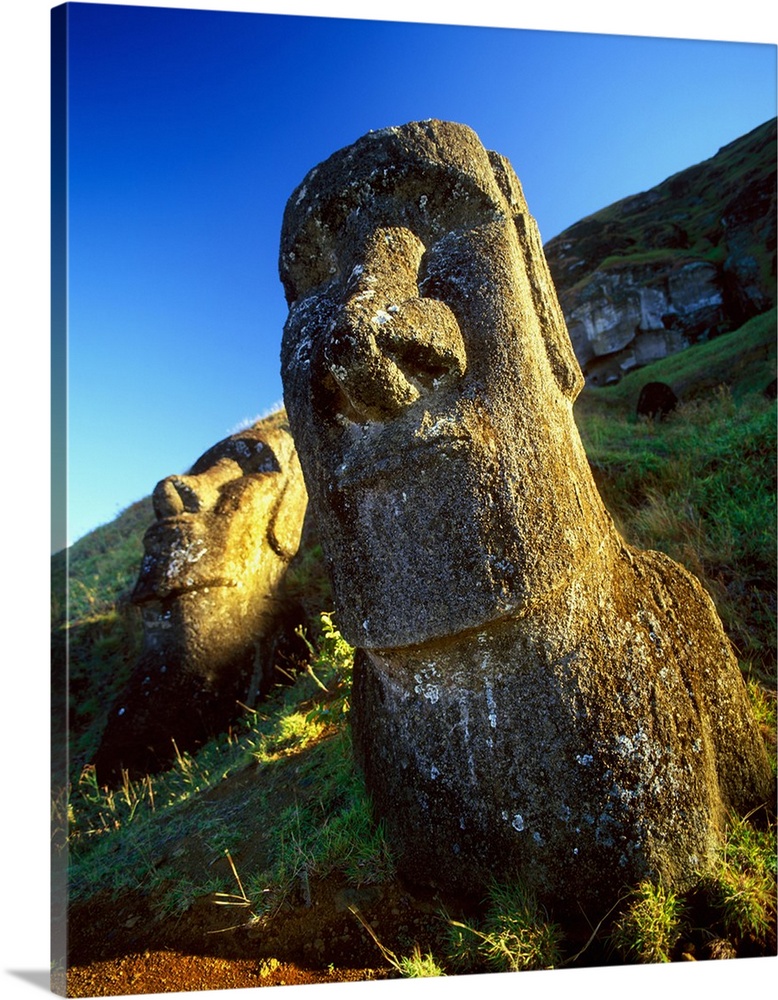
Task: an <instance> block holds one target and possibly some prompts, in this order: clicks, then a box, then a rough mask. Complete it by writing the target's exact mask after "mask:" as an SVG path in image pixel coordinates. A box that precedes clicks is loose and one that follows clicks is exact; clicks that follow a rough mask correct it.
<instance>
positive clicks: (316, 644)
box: [53, 311, 776, 996]
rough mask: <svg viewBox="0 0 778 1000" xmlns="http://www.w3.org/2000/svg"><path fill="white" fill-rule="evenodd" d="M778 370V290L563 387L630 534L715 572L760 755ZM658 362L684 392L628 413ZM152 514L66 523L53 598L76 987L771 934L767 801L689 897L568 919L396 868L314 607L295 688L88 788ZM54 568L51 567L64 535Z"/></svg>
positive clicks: (579, 957)
mask: <svg viewBox="0 0 778 1000" xmlns="http://www.w3.org/2000/svg"><path fill="white" fill-rule="evenodd" d="M736 345H737V346H736ZM774 377H775V312H774V311H773V313H772V314H771V315H768V316H765V317H758V318H757V319H755V320H753V321H751V323H749V324H747V326H745V327H744V328H743V329H742V330H740V331H738V332H737V334H736V335H735V334H733V335H732V338H728V337H727V336H723V337H720V338H717V339H716V340H714V341H711V342H710V343H708V344H704V345H700V346H699V347H696V348H691V349H689V350H688V351H686V352H683V354H681V355H677V356H674V357H672V358H668V359H665V361H663V362H661V363H658V364H657V365H654V366H651V367H650V368H646V369H642V370H641V371H638V372H635V373H633V374H632V375H630V376H628V377H627V378H625V379H624V380H623V381H622V382H621V383H620V384H619V385H617V386H614V387H612V388H606V389H597V390H585V392H584V393H583V394H582V396H581V399H580V400H579V403H578V404H577V419H578V423H579V426H580V428H581V433H582V438H583V440H584V444H585V447H586V449H587V454H588V455H589V459H590V462H591V464H592V467H593V469H594V472H595V475H596V478H597V481H598V484H599V486H600V489H601V491H602V494H603V497H604V499H605V501H606V504H607V506H608V508H609V509H610V510H611V511H612V513H613V514H614V517H615V519H616V521H617V523H618V524H619V526H620V528H621V530H622V532H623V533H624V535H625V536H626V537H627V539H628V540H629V541H632V542H634V543H636V544H638V545H640V546H642V547H650V548H658V549H662V550H664V551H666V552H668V553H669V554H670V555H671V556H672V557H673V558H675V559H677V560H678V561H680V562H682V563H684V564H685V565H686V566H687V567H688V568H690V569H691V570H692V571H693V572H695V573H696V574H697V575H699V576H700V577H701V578H702V580H703V582H704V583H705V585H706V587H708V589H709V590H710V592H711V593H712V595H713V597H714V599H715V601H716V603H717V605H718V607H719V611H720V614H721V615H722V619H723V620H724V623H725V627H726V628H727V630H728V632H729V634H730V636H731V637H732V639H733V641H734V643H735V645H736V647H737V652H738V655H739V658H740V662H741V665H742V667H743V670H744V672H745V674H746V677H747V679H748V683H749V691H750V693H751V696H752V700H753V704H754V707H755V711H756V713H757V716H758V718H759V720H760V722H761V725H762V731H763V734H764V737H765V741H766V743H767V745H768V748H769V752H770V753H771V755H772V759H773V761H775V661H776V651H775V633H776V602H775V597H776V568H775V567H776V529H775V510H776V482H775V453H776V403H775V401H774V400H773V399H770V398H768V397H767V396H766V395H765V394H764V392H763V389H764V387H765V386H766V385H767V384H768V383H769V382H770V381H771V380H772V379H773V378H774ZM655 379H661V380H663V381H668V382H669V383H670V384H671V385H672V386H673V387H674V389H675V391H676V393H677V394H678V395H679V396H680V397H681V400H682V403H681V406H680V407H679V408H678V409H677V410H676V411H675V412H674V413H673V414H671V415H670V416H668V417H667V418H666V419H665V420H663V421H661V422H659V421H647V420H644V419H640V420H638V419H637V418H636V417H635V406H636V402H637V396H638V394H639V391H640V388H641V385H642V384H643V383H644V382H646V381H648V380H655ZM151 516H152V515H151V511H150V508H149V506H148V502H147V501H142V502H141V503H140V504H138V505H134V507H132V508H130V509H129V510H128V511H126V512H125V513H124V514H122V515H121V516H120V517H119V518H118V519H117V520H116V521H115V522H113V523H112V524H111V525H107V526H105V527H104V528H100V529H98V530H97V531H96V532H93V533H92V534H91V535H89V536H87V538H85V539H82V541H81V542H79V543H78V544H77V545H75V546H74V547H73V549H72V550H71V551H70V553H69V573H70V579H71V594H72V601H71V606H70V618H69V620H67V621H66V620H65V619H64V617H63V608H62V606H61V604H59V605H56V606H55V608H54V609H53V638H54V642H55V646H56V648H58V649H59V650H60V654H59V655H60V656H61V655H62V653H63V652H64V648H65V647H64V639H65V637H67V638H68V640H69V655H70V669H71V692H70V695H71V705H70V718H71V721H72V724H73V728H72V731H71V739H72V744H73V747H74V750H75V752H74V754H73V756H72V758H71V768H70V779H69V787H68V789H67V795H66V796H65V797H62V798H59V799H57V801H58V806H57V807H55V818H56V819H57V821H58V822H59V824H60V825H61V829H62V833H63V838H66V839H67V850H68V851H69V855H70V884H71V892H72V895H71V909H70V914H71V963H72V966H73V969H72V972H71V974H70V980H69V986H70V990H71V995H73V996H84V995H101V994H103V993H110V992H114V993H115V992H116V991H117V978H116V977H119V978H118V982H119V984H120V985H121V987H122V989H121V991H124V990H126V989H127V988H128V983H129V982H132V984H133V989H143V988H145V989H146V990H158V989H159V988H160V987H159V985H158V984H159V981H160V980H159V978H158V976H159V972H156V973H154V975H155V976H156V977H157V978H153V977H152V978H144V977H151V976H152V973H151V971H149V970H151V969H153V968H158V966H156V965H155V964H154V961H155V958H154V956H161V957H159V962H163V963H164V969H165V976H166V977H170V978H168V979H167V982H168V984H169V986H172V988H174V989H181V990H183V989H206V988H208V987H209V986H220V985H221V986H225V985H236V986H252V985H271V984H279V983H282V982H283V983H299V982H332V981H339V980H343V979H349V978H352V979H353V978H357V979H367V978H383V977H390V976H399V975H403V976H420V975H431V974H432V975H435V974H446V973H448V974H453V973H457V972H467V971H489V970H500V969H502V970H510V969H524V968H538V967H547V966H554V967H562V966H566V965H567V966H570V965H573V966H575V965H586V964H607V963H609V962H610V963H622V962H645V961H666V960H678V959H681V958H682V957H692V958H713V957H734V956H747V955H760V954H774V953H775V877H776V863H775V836H774V817H768V818H767V819H766V818H765V817H764V816H759V817H754V818H753V819H754V822H756V820H758V821H759V822H758V825H753V824H752V822H743V821H739V822H737V823H735V824H734V825H733V827H732V830H731V834H730V838H729V841H728V843H727V844H726V845H724V846H723V848H722V853H721V858H720V862H719V866H718V868H717V870H716V871H715V872H714V873H713V874H712V875H710V876H706V877H704V878H701V879H700V882H699V884H698V885H697V887H696V888H695V889H694V891H693V892H691V893H689V894H687V895H686V896H685V897H683V898H680V899H679V898H676V897H675V896H673V895H672V894H667V893H663V892H662V891H661V890H659V889H657V888H656V887H652V886H648V885H643V886H639V887H634V890H633V892H632V894H631V895H629V896H625V898H624V899H623V900H622V902H621V905H620V908H619V909H618V910H617V911H615V912H614V913H611V914H585V915H584V916H585V920H583V919H582V921H581V925H580V926H577V927H572V926H565V927H559V926H557V925H556V924H555V923H554V920H553V914H547V913H545V912H544V911H542V910H540V909H539V908H538V907H537V905H536V904H535V903H534V901H533V900H532V899H531V898H528V897H527V896H526V895H525V894H523V893H522V890H521V887H520V886H515V885H513V886H510V885H509V886H504V885H502V886H501V885H495V886H492V887H491V888H489V891H488V895H486V898H485V899H484V901H483V903H482V904H480V905H476V906H472V905H470V904H467V905H465V903H464V902H462V901H459V900H452V899H441V898H439V897H430V896H429V895H428V894H424V893H416V892H414V891H412V890H410V889H409V888H408V887H407V886H403V885H400V884H399V883H398V882H397V880H396V878H395V874H394V868H393V863H392V858H391V853H390V851H389V850H388V848H387V846H386V843H385V841H384V839H383V835H382V830H381V828H380V827H377V826H375V825H374V823H373V822H372V819H371V816H370V809H369V803H368V800H367V797H366V794H365V790H364V786H363V784H362V780H361V778H360V776H359V774H358V773H357V771H356V769H355V767H354V763H353V757H352V753H351V745H350V736H349V728H348V711H349V690H350V676H351V663H352V650H350V648H349V647H348V646H347V644H346V643H345V642H344V641H343V640H342V638H341V637H340V636H339V634H338V632H337V623H336V622H333V621H332V618H331V616H329V615H328V614H326V612H328V611H330V610H331V609H330V608H329V607H327V606H322V607H320V609H319V610H320V611H321V612H325V614H324V615H323V617H322V619H321V620H322V627H321V632H320V634H319V635H311V636H309V641H310V643H311V664H310V671H309V672H308V673H304V674H302V675H300V677H299V678H298V680H297V682H296V683H295V684H294V685H293V686H290V687H286V688H279V689H278V690H276V691H275V692H274V693H273V695H272V696H271V698H270V699H269V700H268V701H267V702H266V703H264V704H263V705H262V706H260V710H258V711H255V712H246V713H245V715H244V717H243V718H242V719H241V720H239V721H238V722H237V723H236V724H235V725H234V726H233V727H231V729H230V730H229V731H228V732H227V733H224V734H222V735H221V736H220V737H219V738H218V739H215V740H213V741H212V742H211V743H210V744H209V745H208V746H206V747H204V748H203V749H202V751H200V752H199V753H198V754H197V755H196V756H190V755H181V756H180V757H179V759H178V761H177V763H176V765H175V766H174V767H173V768H172V769H171V770H170V771H169V772H167V773H163V774H159V775H156V776H153V777H149V778H147V779H146V780H144V781H141V782H135V783H133V782H130V781H125V783H124V785H123V786H122V787H120V788H119V789H116V790H113V791H109V790H108V789H103V788H100V787H98V786H97V784H96V782H95V779H94V771H93V769H92V768H91V767H90V753H92V752H93V750H94V747H95V746H96V744H97V741H98V740H99V734H100V732H101V727H102V725H103V724H104V716H103V714H102V713H103V712H104V710H105V706H106V700H107V702H108V703H110V700H111V698H110V697H109V694H110V692H112V691H115V690H116V689H117V686H119V685H120V684H121V678H122V677H126V673H127V671H128V670H129V667H130V666H131V664H132V661H133V658H134V656H135V655H137V648H138V643H139V641H140V634H139V628H138V623H137V620H136V618H135V617H134V612H133V609H132V608H131V606H130V605H129V604H128V602H127V593H128V590H129V589H130V588H131V586H132V584H133V583H134V579H135V574H136V573H137V569H138V565H139V561H140V554H141V547H140V541H141V537H142V533H143V530H144V529H145V527H146V526H147V524H148V523H150V521H151ZM53 568H54V572H55V573H57V574H59V577H60V578H61V576H62V574H63V573H64V557H60V556H58V557H55V559H54V567H53ZM295 572H296V575H295V581H294V584H295V587H296V588H298V589H299V590H300V592H304V591H305V590H306V587H307V586H309V587H310V588H311V590H312V592H313V589H314V588H319V587H321V575H322V567H321V558H320V555H319V553H318V550H317V549H316V548H315V547H312V548H310V549H309V550H308V551H306V552H305V553H304V557H303V558H302V559H301V560H300V562H299V564H298V566H297V568H296V571H295ZM316 593H318V594H320V595H321V596H319V597H317V598H315V599H314V600H323V599H324V595H326V590H325V591H318V590H317V591H316ZM55 798H56V796H55ZM57 809H58V810H59V811H58V812H57V811H56V810H57ZM593 928H597V929H596V931H595V932H594V934H592V930H593ZM185 960H186V961H185ZM187 963H188V964H187ZM247 963H248V964H247ZM225 969H229V976H230V977H231V978H224V977H225V976H226V975H227V973H226V972H225ZM111 977H114V978H113V979H112V978H111Z"/></svg>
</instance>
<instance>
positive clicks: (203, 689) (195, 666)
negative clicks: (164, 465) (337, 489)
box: [95, 421, 307, 780]
mask: <svg viewBox="0 0 778 1000" xmlns="http://www.w3.org/2000/svg"><path fill="white" fill-rule="evenodd" d="M282 424H283V422H282V421H280V422H277V425H276V426H273V425H272V424H271V425H270V426H268V425H258V426H256V427H254V428H251V429H248V430H244V431H241V432H239V433H237V434H233V435H232V436H231V437H228V438H226V439H225V440H223V441H220V442H219V443H218V444H216V445H214V447H213V448H210V449H209V450H208V451H207V452H205V454H204V455H202V456H201V457H200V458H199V459H198V460H197V461H196V462H195V464H194V465H193V466H192V468H191V470H190V471H189V472H188V473H187V474H186V475H181V476H168V477H167V479H163V480H162V481H161V482H160V483H158V484H157V486H156V487H155V489H154V493H153V503H154V511H155V513H156V516H157V520H156V522H155V523H154V524H153V525H152V526H151V527H150V528H149V529H148V531H147V532H146V534H145V536H144V539H143V545H144V552H145V554H144V556H143V562H142V564H141V570H140V574H139V577H138V581H137V583H136V585H135V589H134V591H133V594H132V600H133V602H134V603H135V604H136V605H137V606H138V607H139V608H140V612H141V619H142V623H143V634H144V647H143V651H142V653H141V655H140V657H139V660H138V663H137V665H136V667H135V669H134V671H133V675H132V677H131V679H130V682H129V684H128V686H127V688H126V689H125V690H124V691H123V692H122V694H121V695H120V696H119V699H118V700H117V702H116V704H114V705H113V707H112V708H111V711H110V715H109V719H108V724H107V727H106V730H105V734H104V736H103V740H102V743H101V746H100V749H99V751H98V754H97V758H96V762H95V763H96V767H97V773H98V778H100V779H103V778H104V779H106V780H110V779H115V778H116V777H117V776H118V775H119V774H120V772H121V769H122V768H126V769H128V770H130V771H131V772H132V773H133V774H142V773H145V772H146V771H150V770H151V771H153V770H159V769H160V768H161V767H164V766H166V765H167V764H169V763H170V762H171V761H172V760H173V759H174V756H175V752H176V747H177V748H178V750H179V751H180V752H183V751H184V750H191V749H194V748H195V747H196V746H197V745H198V744H199V743H201V742H203V741H204V740H206V739H208V738H209V737H211V736H213V735H215V734H216V733H218V732H219V731H220V730H221V729H223V728H225V727H226V725H227V724H228V723H229V722H230V721H231V720H232V719H233V718H235V717H236V716H237V715H238V714H240V708H239V706H238V705H237V702H241V703H243V704H244V705H249V706H253V704H254V702H255V701H256V699H257V697H258V696H259V695H260V694H263V693H265V692H266V691H267V689H268V687H269V686H270V684H271V683H272V681H273V676H272V668H273V664H272V648H271V647H272V640H273V636H274V635H275V634H276V632H277V629H278V626H279V616H280V615H281V614H282V613H283V610H284V609H283V607H282V605H281V604H280V602H279V588H280V587H281V584H282V580H283V577H284V574H285V572H286V568H287V566H288V564H289V562H290V561H291V559H292V558H293V556H294V555H295V553H296V552H297V548H298V545H299V542H300V534H301V532H302V526H303V518H304V516H305V511H306V507H307V495H306V492H305V484H304V482H303V478H302V473H301V471H300V464H299V461H298V458H297V453H296V451H295V447H294V443H293V441H292V438H291V435H290V434H289V432H288V429H286V428H285V427H284V426H282ZM173 740H175V746H174V745H173V742H172V741H173Z"/></svg>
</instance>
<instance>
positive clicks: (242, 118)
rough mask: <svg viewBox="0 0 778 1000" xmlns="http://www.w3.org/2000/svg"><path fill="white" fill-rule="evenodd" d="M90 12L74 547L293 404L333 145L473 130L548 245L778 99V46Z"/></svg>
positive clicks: (79, 131) (71, 449)
mask: <svg viewBox="0 0 778 1000" xmlns="http://www.w3.org/2000/svg"><path fill="white" fill-rule="evenodd" d="M69 8H70V9H69V32H70V34H69V43H68V66H69V76H68V113H69V120H68V136H69V146H68V168H69V174H68V178H69V179H68V211H69V235H68V262H69V276H68V294H69V311H68V346H69V355H68V364H69V368H68V391H69V404H68V405H69V438H68V490H69V493H68V521H69V524H68V540H69V542H73V541H74V540H76V539H77V538H79V537H80V536H82V535H83V534H84V533H85V532H87V531H89V530H91V529H92V528H94V527H96V526H97V525H99V524H101V523H105V522H107V521H110V520H111V519H112V518H113V517H114V516H115V515H116V514H117V513H118V512H119V511H120V510H122V509H123V508H124V507H126V506H127V505H128V504H129V503H131V502H133V501H135V500H137V499H139V498H141V497H143V496H145V495H147V494H149V493H150V492H151V489H152V488H153V486H154V484H155V483H156V482H157V481H158V480H159V479H161V478H162V477H163V476H166V475H169V474H171V473H175V472H181V471H183V470H184V469H185V468H187V467H188V466H189V465H190V464H191V463H192V462H193V461H194V460H195V459H196V458H197V457H198V455H199V454H201V453H202V452H203V451H205V450H206V449H207V448H208V447H210V445H212V444H213V443H215V442H216V441H217V440H219V439H220V438H221V437H224V436H225V435H226V434H228V433H229V432H230V431H231V430H232V429H233V428H235V427H236V426H237V425H238V424H239V423H240V422H241V421H244V420H247V419H251V418H253V417H255V416H257V415H258V414H261V413H264V412H267V411H268V410H269V409H270V408H271V407H272V406H273V405H274V404H276V403H278V402H279V401H280V399H281V394H282V393H281V381H280V374H279V361H278V354H279V346H280V338H281V331H282V327H283V323H284V319H285V315H286V309H285V304H284V299H283V294H282V290H281V285H280V282H279V280H278V275H277V252H278V237H279V230H280V223H281V216H282V212H283V209H284V204H285V202H286V199H287V198H288V196H289V195H290V194H291V191H292V189H293V188H294V187H295V186H296V184H297V183H298V182H299V181H300V180H301V179H302V177H303V175H304V174H305V173H306V172H307V170H308V169H309V168H310V167H312V166H314V165H315V164H316V163H318V162H319V161H321V160H322V159H324V158H325V157H326V156H328V155H329V154H330V153H331V152H333V151H334V150H336V149H338V148H340V147H342V146H344V145H346V144H348V143H350V142H352V141H353V140H355V139H356V138H358V137H359V136H360V135H362V134H363V133H364V132H366V131H368V130H369V129H376V128H382V127H384V126H386V125H393V124H401V123H403V122H406V121H410V120H414V119H423V118H430V117H436V118H444V119H451V120H455V121H460V122H465V123H466V124H468V125H470V126H472V127H473V128H474V129H475V130H476V132H477V133H478V134H479V136H480V137H481V139H482V141H483V142H484V144H485V145H486V146H487V147H488V148H492V149H496V150H498V151H499V152H501V153H504V154H505V155H507V156H508V158H509V159H510V160H511V162H512V163H513V165H514V167H515V169H516V172H517V174H518V176H519V178H520V179H521V181H522V184H523V186H524V190H525V194H526V196H527V200H528V203H529V207H530V211H531V212H532V213H533V215H534V216H535V217H536V219H537V221H538V224H539V226H540V231H541V234H542V236H543V239H544V240H547V239H549V238H550V237H552V236H555V235H556V234H557V233H559V232H560V231H562V230H563V229H564V228H565V227H566V226H568V225H571V224H572V223H573V222H576V221H577V220H578V219H580V218H582V217H584V216H585V215H587V214H589V213H591V212H594V211H596V210H598V209H599V208H602V207H604V206H605V205H607V204H609V203H611V202H613V201H615V200H616V199H618V198H621V197H624V196H626V195H629V194H634V193H636V192H638V191H642V190H646V189H647V188H649V187H652V186H653V185H655V184H657V183H659V182H660V181H662V180H664V179H665V178H666V177H668V176H669V175H671V174H672V173H675V172H676V171H678V170H681V169H683V168H685V167H687V166H690V165H691V164H693V163H697V162H699V161H701V160H704V159H707V158H708V157H710V156H712V155H714V154H715V153H716V151H717V150H718V149H719V148H720V147H721V146H722V145H724V144H726V143H728V142H730V141H732V140H733V139H735V138H737V137H738V136H740V135H742V134H744V133H745V132H747V131H749V130H750V129H752V128H754V127H756V126H757V125H760V124H761V123H762V122H764V121H766V120H767V119H768V118H770V117H772V116H773V115H775V113H776V106H775V104H776V101H775V67H776V49H775V45H774V44H753V43H751V44H747V43H740V42H715V41H690V40H678V39H671V38H670V39H669V38H656V37H655V38H650V37H648V38H647V37H629V36H625V35H606V34H576V33H572V32H565V31H534V30H521V29H516V28H491V27H463V26H458V25H441V24H415V23H407V22H405V23H402V22H399V23H398V22H394V23H393V22H390V21H364V20H363V21H357V20H350V19H347V18H327V17H322V18H318V17H305V16H284V15H264V14H259V13H245V12H240V13H229V12H226V11H213V10H212V11H208V10H181V9H174V8H153V7H137V6H120V5H101V4H85V3H75V4H71V5H69ZM54 546H55V548H56V547H58V540H57V539H55V540H54Z"/></svg>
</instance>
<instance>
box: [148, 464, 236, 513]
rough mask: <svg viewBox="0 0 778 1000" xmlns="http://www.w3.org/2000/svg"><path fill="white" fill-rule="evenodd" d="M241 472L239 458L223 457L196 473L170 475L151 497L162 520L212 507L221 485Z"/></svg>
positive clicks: (156, 487) (155, 510)
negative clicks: (237, 459)
mask: <svg viewBox="0 0 778 1000" xmlns="http://www.w3.org/2000/svg"><path fill="white" fill-rule="evenodd" d="M242 475H243V470H242V469H241V467H240V466H239V465H238V463H237V462H235V461H233V460H232V459H229V458H223V459H220V460H219V461H218V462H216V463H215V464H214V465H212V466H210V467H209V468H208V469H206V470H205V471H203V472H201V473H198V474H197V475H184V476H168V477H167V479H163V480H162V481H161V482H159V483H157V485H156V486H155V487H154V492H153V494H152V498H151V499H152V503H153V505H154V513H155V514H156V515H157V518H158V519H159V520H162V518H165V517H176V516H177V515H178V514H200V513H202V512H203V511H206V510H210V508H211V507H213V505H214V504H215V503H216V501H217V500H218V498H219V491H220V489H221V487H222V486H224V485H225V484H226V483H228V482H231V481H232V480H234V479H238V478H240V477H241V476H242Z"/></svg>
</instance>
